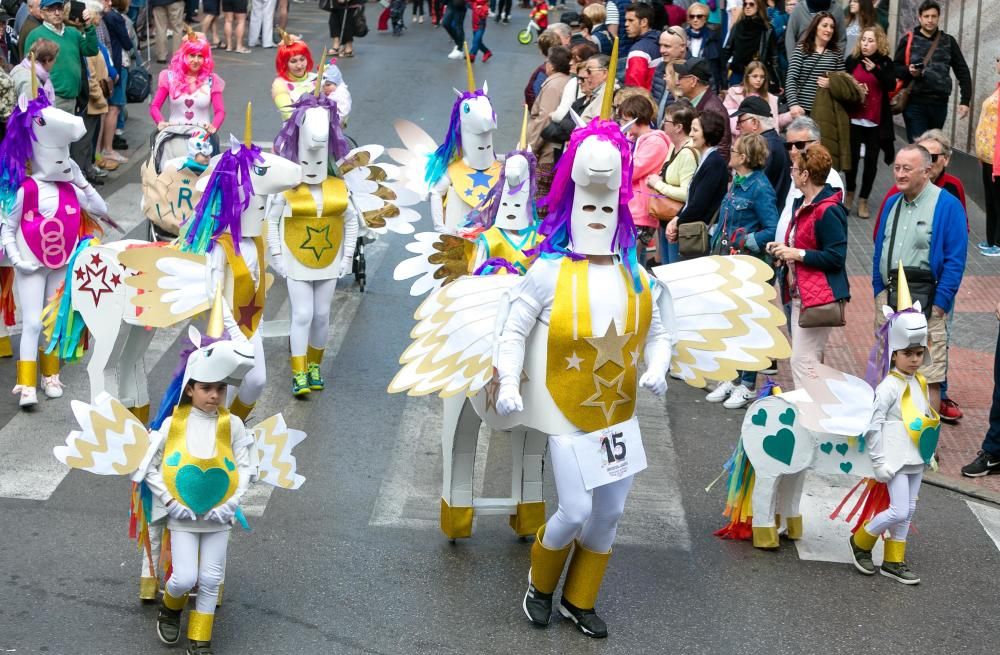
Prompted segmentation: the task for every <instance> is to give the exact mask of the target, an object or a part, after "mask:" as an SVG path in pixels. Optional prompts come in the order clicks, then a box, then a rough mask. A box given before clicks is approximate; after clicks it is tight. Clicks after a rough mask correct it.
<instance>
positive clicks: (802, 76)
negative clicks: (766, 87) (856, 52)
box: [785, 46, 844, 114]
mask: <svg viewBox="0 0 1000 655" xmlns="http://www.w3.org/2000/svg"><path fill="white" fill-rule="evenodd" d="M842 70H844V57H843V55H841V54H840V53H839V52H837V51H836V50H833V49H830V48H827V49H826V50H824V51H823V53H822V54H817V53H815V52H814V53H813V54H811V55H807V54H806V52H805V50H803V48H802V46H798V47H796V48H795V52H794V53H792V61H791V62H790V63H789V65H788V77H786V78H785V98H786V99H787V100H788V106H789V107H793V106H795V105H798V106H800V107H802V109H804V110H805V112H806V113H807V114H809V113H811V112H812V108H813V101H814V100H816V89H817V86H816V80H817V79H819V78H820V77H821V76H822V75H823V74H824V73H832V72H833V71H842Z"/></svg>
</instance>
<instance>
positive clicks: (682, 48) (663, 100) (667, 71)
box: [656, 27, 687, 125]
mask: <svg viewBox="0 0 1000 655" xmlns="http://www.w3.org/2000/svg"><path fill="white" fill-rule="evenodd" d="M657 45H658V46H659V48H660V59H661V60H662V61H661V63H660V66H659V68H657V69H656V70H657V73H658V74H659V75H661V76H662V77H663V83H664V86H665V88H664V91H663V95H662V96H661V97H660V102H659V108H658V110H657V112H656V124H657V125H661V124H662V123H663V111H664V109H666V106H667V105H669V104H670V103H672V102H673V101H674V100H676V99H677V98H679V97H680V96H681V92H680V89H679V88H678V87H677V71H675V70H674V64H678V63H680V62H683V61H684V60H685V59H686V58H687V34H685V33H684V28H682V27H668V28H667V29H665V30H663V31H662V32H660V38H659V40H658V41H657Z"/></svg>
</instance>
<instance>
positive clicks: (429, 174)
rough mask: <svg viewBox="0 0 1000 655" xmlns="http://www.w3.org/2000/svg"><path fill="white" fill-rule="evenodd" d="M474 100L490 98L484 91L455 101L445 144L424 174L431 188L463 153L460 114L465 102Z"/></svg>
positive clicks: (465, 93) (434, 154)
mask: <svg viewBox="0 0 1000 655" xmlns="http://www.w3.org/2000/svg"><path fill="white" fill-rule="evenodd" d="M473 98H486V99H487V100H489V96H487V95H486V92H484V91H483V90H482V89H479V90H477V91H465V92H463V93H462V95H460V96H459V97H458V99H457V100H455V104H453V105H452V106H451V118H449V119H448V132H447V133H446V134H445V135H444V143H442V144H441V145H439V146H438V148H437V150H435V151H434V153H433V154H432V155H431V156H430V159H429V161H428V162H427V169H426V171H425V174H424V181H426V182H427V184H429V185H431V186H433V185H435V184H437V182H438V180H440V179H441V178H442V176H444V174H445V172H446V171H447V170H448V165H449V164H451V162H452V160H454V159H455V157H458V156H459V154H460V153H461V151H462V117H461V114H460V113H459V112H460V111H461V109H462V105H463V104H464V103H465V101H466V100H472V99H473ZM490 106H492V103H490ZM493 118H494V120H495V119H496V112H495V111H494V112H493Z"/></svg>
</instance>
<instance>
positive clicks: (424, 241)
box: [392, 232, 476, 296]
mask: <svg viewBox="0 0 1000 655" xmlns="http://www.w3.org/2000/svg"><path fill="white" fill-rule="evenodd" d="M406 249H407V250H409V251H410V252H412V253H414V255H415V256H414V257H410V258H408V259H404V260H403V261H401V262H399V264H397V265H396V269H395V270H394V271H393V274H392V275H393V277H394V278H395V279H397V280H408V279H410V278H414V277H415V278H417V279H416V280H414V282H413V284H412V285H411V286H410V295H411V296H422V295H424V294H425V293H427V292H428V291H432V290H434V289H437V288H439V287H441V286H444V285H446V284H448V283H450V282H454V281H455V280H457V279H458V278H460V277H462V276H463V275H468V274H469V273H471V272H472V270H471V269H472V265H473V264H474V263H475V259H476V244H475V242H474V241H470V240H469V239H465V238H463V237H460V236H454V235H451V234H441V233H439V232H418V233H417V234H415V235H414V237H413V241H411V242H410V243H408V244H406Z"/></svg>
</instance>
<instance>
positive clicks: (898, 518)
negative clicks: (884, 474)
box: [865, 471, 924, 541]
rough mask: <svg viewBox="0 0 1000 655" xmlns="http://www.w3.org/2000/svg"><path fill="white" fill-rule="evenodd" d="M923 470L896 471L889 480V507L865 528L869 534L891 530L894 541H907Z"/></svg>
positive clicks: (890, 533) (890, 535)
mask: <svg viewBox="0 0 1000 655" xmlns="http://www.w3.org/2000/svg"><path fill="white" fill-rule="evenodd" d="M923 477H924V473H923V471H921V472H919V473H902V472H899V473H896V475H894V476H892V479H891V480H889V482H888V483H887V486H888V487H889V509H886V510H884V511H882V512H879V513H878V514H876V515H875V518H873V519H872V520H871V521H870V522H869V523H868V527H867V528H865V529H866V530H867V531H868V534H873V535H875V536H878V535H880V534H882V533H884V532H885V531H886V530H888V531H889V538H890V539H892V540H893V541H906V533H907V532H909V531H910V521H911V520H912V519H913V512H914V511H916V509H917V494H918V493H919V491H920V481H921V480H923Z"/></svg>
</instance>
